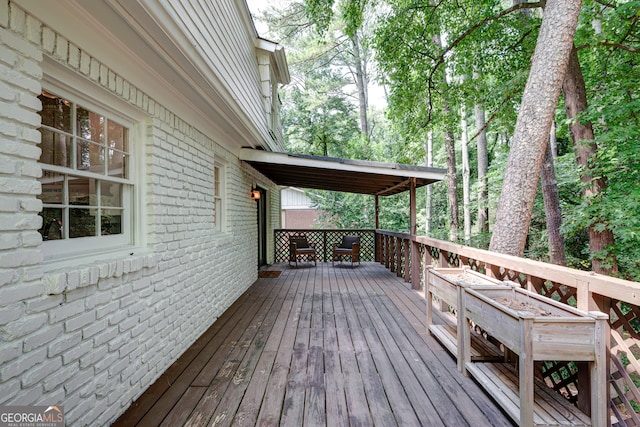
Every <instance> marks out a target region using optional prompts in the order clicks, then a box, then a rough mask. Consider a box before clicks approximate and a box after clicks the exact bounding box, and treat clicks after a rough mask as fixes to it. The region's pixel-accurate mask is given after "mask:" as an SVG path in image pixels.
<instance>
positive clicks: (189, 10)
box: [164, 1, 269, 138]
mask: <svg viewBox="0 0 640 427" xmlns="http://www.w3.org/2000/svg"><path fill="white" fill-rule="evenodd" d="M164 7H166V8H167V10H168V11H169V12H170V13H171V15H173V16H175V17H176V22H177V23H178V24H180V25H181V29H182V31H183V32H184V33H185V34H188V35H189V36H190V38H192V40H193V44H194V46H195V48H196V49H197V50H198V51H199V52H200V54H201V55H202V57H203V58H205V59H206V60H207V65H208V66H209V67H210V68H211V70H213V71H214V72H215V74H216V75H217V76H218V78H219V79H220V81H221V82H222V84H223V85H224V86H225V87H226V88H227V90H228V91H229V93H231V94H232V95H233V97H234V98H236V99H237V100H238V103H239V104H240V105H241V107H242V108H243V110H244V112H245V113H246V114H247V115H248V116H249V117H250V119H251V120H252V121H253V122H254V123H255V124H256V125H258V126H259V131H260V133H261V134H262V135H263V137H264V138H269V136H268V135H269V134H268V121H267V117H266V116H265V114H264V106H263V105H264V101H263V93H262V88H261V86H260V78H259V75H258V67H257V64H256V56H257V54H256V49H255V47H254V37H251V36H250V35H248V34H247V31H246V30H245V27H244V25H243V24H242V17H241V16H240V11H238V9H237V8H236V5H235V2H231V1H211V2H199V1H181V2H177V1H168V2H165V4H164Z"/></svg>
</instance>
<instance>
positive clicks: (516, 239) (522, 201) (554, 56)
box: [489, 0, 581, 256]
mask: <svg viewBox="0 0 640 427" xmlns="http://www.w3.org/2000/svg"><path fill="white" fill-rule="evenodd" d="M580 5H581V1H579V0H550V1H548V2H547V5H546V7H545V13H544V17H543V19H542V25H541V28H540V33H539V35H538V41H537V44H536V50H535V52H534V54H533V59H532V63H531V71H530V72H529V79H528V80H527V85H526V86H525V89H524V93H523V95H522V102H521V104H520V109H519V112H518V120H517V122H516V127H515V130H514V134H513V139H512V144H511V151H510V153H509V160H508V162H507V169H506V171H505V178H504V183H503V188H502V192H501V194H500V199H499V201H498V208H497V211H496V222H495V225H494V231H493V235H492V236H491V243H490V245H489V249H490V250H492V251H494V252H501V253H506V254H510V255H516V256H522V255H523V253H524V247H525V244H526V240H527V234H528V230H529V221H530V219H531V212H532V210H533V202H534V199H535V195H536V191H537V185H538V179H539V176H540V169H541V166H542V160H543V158H544V153H545V150H546V146H547V142H548V136H549V129H550V128H551V123H552V122H553V117H554V113H555V107H556V104H557V102H558V96H559V94H560V89H561V86H562V81H563V80H564V75H565V72H566V69H567V64H568V62H569V55H570V53H571V48H572V46H573V37H574V34H575V30H576V26H577V22H578V15H579V13H580Z"/></svg>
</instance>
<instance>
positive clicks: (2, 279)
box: [0, 268, 20, 297]
mask: <svg viewBox="0 0 640 427" xmlns="http://www.w3.org/2000/svg"><path fill="white" fill-rule="evenodd" d="M19 279H20V275H19V271H18V270H17V269H15V268H12V269H2V268H0V289H2V288H1V287H2V286H5V285H8V284H10V283H16V282H17V281H18V280H19ZM1 295H2V292H1V291H0V297H1Z"/></svg>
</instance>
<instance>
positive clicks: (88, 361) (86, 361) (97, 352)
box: [80, 344, 107, 369]
mask: <svg viewBox="0 0 640 427" xmlns="http://www.w3.org/2000/svg"><path fill="white" fill-rule="evenodd" d="M106 355H107V345H106V344H105V345H102V346H100V347H96V348H94V349H92V350H91V352H89V353H87V354H86V355H84V356H82V357H81V358H80V368H81V369H84V368H88V367H90V366H94V365H95V364H96V362H98V361H99V360H101V359H103V358H104V357H105V356H106Z"/></svg>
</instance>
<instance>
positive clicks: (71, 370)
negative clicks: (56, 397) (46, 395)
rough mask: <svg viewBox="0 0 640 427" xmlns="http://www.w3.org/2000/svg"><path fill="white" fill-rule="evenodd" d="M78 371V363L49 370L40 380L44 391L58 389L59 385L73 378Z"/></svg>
mask: <svg viewBox="0 0 640 427" xmlns="http://www.w3.org/2000/svg"><path fill="white" fill-rule="evenodd" d="M77 372H78V365H74V364H71V365H68V366H64V367H62V368H60V369H57V370H56V371H52V372H49V375H48V376H47V377H46V378H45V379H44V380H43V381H42V387H43V389H44V391H45V392H50V391H53V390H56V389H60V388H61V387H60V386H61V385H62V384H64V383H65V381H68V380H69V379H70V378H73V377H74V376H75V375H76V374H77Z"/></svg>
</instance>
